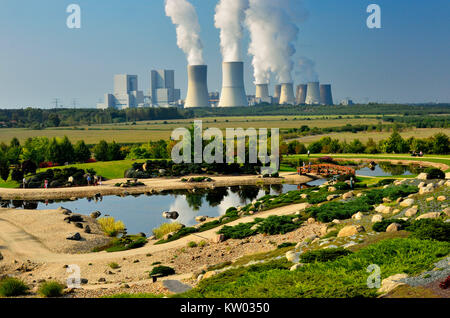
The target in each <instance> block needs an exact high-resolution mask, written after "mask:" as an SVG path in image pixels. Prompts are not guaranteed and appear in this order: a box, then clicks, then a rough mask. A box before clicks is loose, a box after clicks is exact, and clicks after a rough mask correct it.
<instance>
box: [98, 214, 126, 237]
mask: <svg viewBox="0 0 450 318" xmlns="http://www.w3.org/2000/svg"><path fill="white" fill-rule="evenodd" d="M98 224H99V225H100V228H101V229H102V231H103V232H104V233H105V234H106V235H108V236H110V237H116V236H117V235H119V234H120V233H123V231H124V230H125V224H123V222H122V221H116V220H115V219H114V217H112V216H109V217H103V218H100V219H98Z"/></svg>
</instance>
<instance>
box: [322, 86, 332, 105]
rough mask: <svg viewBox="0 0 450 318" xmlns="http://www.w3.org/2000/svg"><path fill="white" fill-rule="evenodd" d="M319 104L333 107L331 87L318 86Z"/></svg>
mask: <svg viewBox="0 0 450 318" xmlns="http://www.w3.org/2000/svg"><path fill="white" fill-rule="evenodd" d="M320 104H322V105H333V95H332V94H331V85H329V84H327V85H320Z"/></svg>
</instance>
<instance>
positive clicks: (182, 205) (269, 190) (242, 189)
mask: <svg viewBox="0 0 450 318" xmlns="http://www.w3.org/2000/svg"><path fill="white" fill-rule="evenodd" d="M313 185H314V184H311V185H308V184H302V185H293V184H284V185H271V186H235V187H223V188H216V189H214V190H211V189H208V190H205V189H197V190H196V191H195V192H194V193H192V191H191V192H188V191H187V190H179V191H166V192H163V193H161V194H153V195H139V196H127V197H120V196H105V197H101V198H97V199H95V198H83V199H78V200H76V201H59V202H56V201H48V202H36V201H34V202H24V201H2V205H3V206H5V207H6V206H12V207H17V208H27V209H38V210H51V209H57V208H58V207H60V206H63V207H65V208H67V209H70V210H71V211H72V212H74V213H79V214H84V215H90V214H91V213H92V212H94V211H100V212H101V213H102V216H105V215H109V216H113V217H114V218H115V219H116V220H121V221H123V222H124V223H125V226H126V227H127V231H128V233H130V234H135V233H140V232H143V233H146V234H147V235H151V232H152V229H154V228H156V227H158V226H159V225H161V224H162V223H166V222H172V221H171V220H167V219H165V218H163V216H162V213H163V212H164V211H177V212H178V213H179V215H180V216H179V217H178V219H177V220H176V221H177V222H180V223H182V224H184V225H186V226H193V225H195V224H197V222H196V221H195V217H197V216H203V215H204V216H210V217H217V216H220V215H223V214H225V211H226V210H227V209H228V208H230V207H236V206H240V205H246V204H248V203H251V202H252V201H253V200H255V199H257V198H260V197H262V196H264V195H266V194H272V195H274V194H281V193H285V192H288V191H292V190H298V189H301V188H307V187H310V186H313Z"/></svg>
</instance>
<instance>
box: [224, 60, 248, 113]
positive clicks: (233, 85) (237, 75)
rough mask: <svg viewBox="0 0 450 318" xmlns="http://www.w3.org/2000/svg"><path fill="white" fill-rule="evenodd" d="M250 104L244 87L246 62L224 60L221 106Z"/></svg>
mask: <svg viewBox="0 0 450 318" xmlns="http://www.w3.org/2000/svg"><path fill="white" fill-rule="evenodd" d="M242 106H248V101H247V95H246V94H245V87H244V63H243V62H224V63H223V64H222V94H221V96H220V102H219V107H242Z"/></svg>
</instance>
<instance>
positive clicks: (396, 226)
mask: <svg viewBox="0 0 450 318" xmlns="http://www.w3.org/2000/svg"><path fill="white" fill-rule="evenodd" d="M401 227H402V226H401V225H400V224H398V223H391V224H390V225H389V226H388V227H387V228H386V232H388V233H390V232H398V231H400V229H401Z"/></svg>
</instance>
